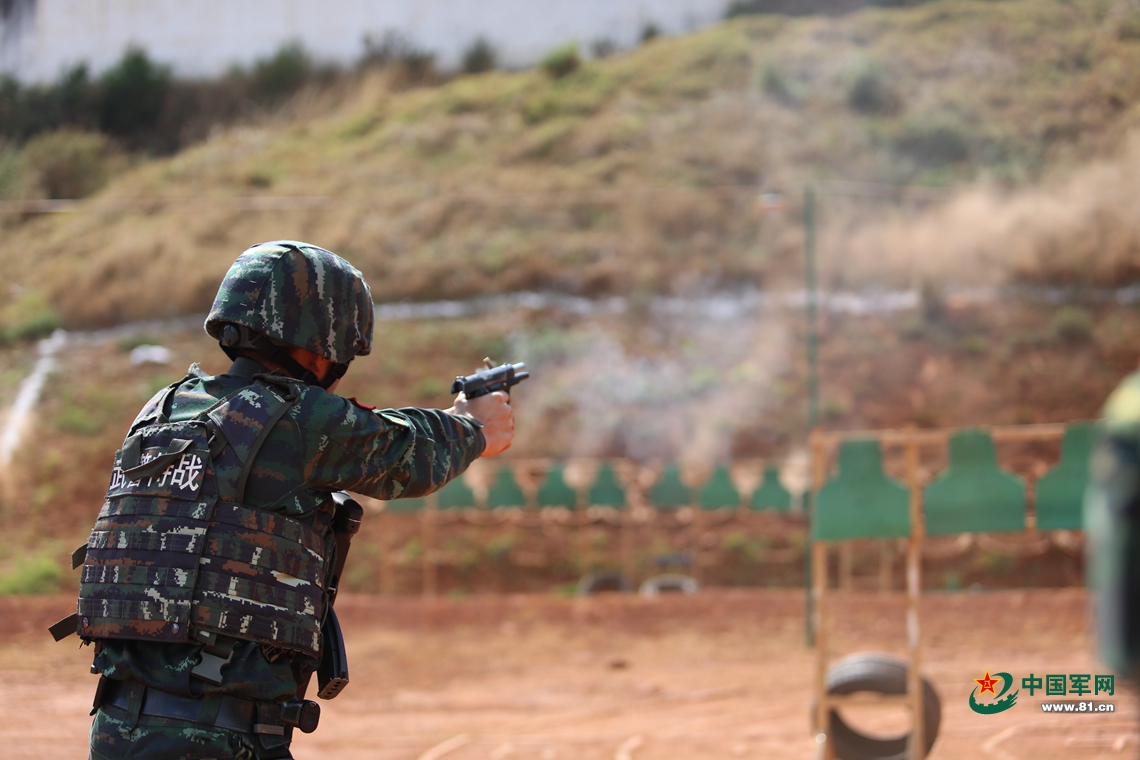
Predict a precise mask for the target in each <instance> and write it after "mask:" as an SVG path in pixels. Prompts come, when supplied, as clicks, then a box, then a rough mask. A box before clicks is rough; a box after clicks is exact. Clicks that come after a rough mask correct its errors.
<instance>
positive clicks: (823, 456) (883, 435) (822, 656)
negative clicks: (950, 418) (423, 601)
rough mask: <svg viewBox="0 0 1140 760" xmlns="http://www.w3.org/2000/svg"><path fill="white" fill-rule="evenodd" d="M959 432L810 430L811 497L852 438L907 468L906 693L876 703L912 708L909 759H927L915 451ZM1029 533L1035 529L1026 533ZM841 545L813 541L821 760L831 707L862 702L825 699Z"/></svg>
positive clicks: (1055, 434) (1030, 436)
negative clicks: (834, 565) (831, 596)
mask: <svg viewBox="0 0 1140 760" xmlns="http://www.w3.org/2000/svg"><path fill="white" fill-rule="evenodd" d="M1067 427H1068V425H1067V424H1061V423H1059V424H1046V425H1007V426H993V427H988V428H987V427H983V428H982V429H983V430H986V432H988V433H989V434H990V436H991V437H992V438H993V440H994V443H998V442H1008V441H1048V440H1059V439H1060V438H1061V437H1062V436H1063V435H1064V433H1065V430H1066V428H1067ZM960 429H962V428H943V429H938V430H915V429H905V430H860V431H845V432H822V431H814V432H813V433H812V434H811V437H810V438H809V446H810V448H811V454H812V481H811V488H812V498H813V499H814V498H815V495H816V494H818V493H819V490H820V489H821V488H822V487H823V485H824V483H826V482H827V479H828V478H827V476H828V472H829V470H830V467H829V464H830V461H831V458H832V456H833V455H834V452H835V451H836V449H837V448H838V446H839V444H840V443H841V442H843V441H846V440H852V439H873V440H877V441H879V443H880V445H881V446H883V447H884V448H886V447H889V446H900V447H902V448H903V450H904V461H905V467H906V481H907V482H906V485H907V487H908V489H909V491H910V520H911V523H910V524H911V535H910V538H909V539H908V544H907V554H906V594H907V620H906V631H907V660H908V663H907V693H906V694H905V695H903V696H902V697H898V698H892V697H889V696H886V695H884V696H882V697H879V698H876V699H875V701H877V702H891V701H898V700H900V699H901V700H902V701H905V702H906V704H907V705H908V706H909V707H910V710H911V717H912V730H911V743H910V757H911V758H913V760H921V758H923V757H925V754H926V753H925V750H924V747H925V737H924V736H923V735H922V731H923V726H922V719H921V716H922V715H923V695H922V676H921V674H920V672H919V668H920V667H921V664H922V629H921V625H920V618H919V603H920V600H921V597H922V544H923V541H924V539H925V535H926V532H925V522H924V515H923V488H924V486H925V485H926V484H924V483H922V482H920V477H919V465H920V461H919V450H920V448H921V447H923V446H932V445H940V446H946V445H948V442H949V439H950V436H951V435H952V434H953V433H955V432H956V431H958V430H960ZM1029 530H1030V531H1033V530H1034V529H1033V528H1029ZM832 543H834V544H838V545H840V546H842V545H844V544H845V543H847V542H842V541H830V542H829V541H819V540H813V541H812V588H811V596H810V598H811V601H812V609H813V613H812V615H813V618H812V623H813V626H812V629H813V631H814V634H815V647H816V673H815V698H816V715H815V718H816V727H817V729H816V730H817V735H816V740H817V742H819V748H818V749H819V756H820V757H821V758H824V759H825V760H832V759H833V758H834V757H835V754H834V746H833V745H832V744H831V743H830V742H829V741H828V737H827V732H828V729H829V725H828V723H829V721H828V717H829V715H830V713H831V709H832V708H833V707H836V706H839V705H840V704H842V703H850V702H853V701H862V700H860V699H852V698H851V697H848V696H844V697H838V696H829V695H828V694H827V666H828V647H827V643H828V642H827V586H828V583H827V577H828V576H827V569H828V554H827V553H828V549H829V546H830V544H832Z"/></svg>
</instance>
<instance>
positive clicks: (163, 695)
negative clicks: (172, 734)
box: [101, 681, 283, 734]
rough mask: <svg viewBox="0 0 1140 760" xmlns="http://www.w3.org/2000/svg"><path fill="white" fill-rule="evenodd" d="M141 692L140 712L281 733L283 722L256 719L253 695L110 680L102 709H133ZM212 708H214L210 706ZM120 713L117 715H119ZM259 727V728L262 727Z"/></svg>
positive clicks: (248, 731)
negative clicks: (197, 693) (210, 715)
mask: <svg viewBox="0 0 1140 760" xmlns="http://www.w3.org/2000/svg"><path fill="white" fill-rule="evenodd" d="M138 692H141V693H142V707H141V708H140V709H139V713H138V714H139V715H149V716H151V717H154V718H171V719H174V720H184V721H187V722H190V723H203V722H204V723H205V724H206V725H213V726H216V727H218V728H228V729H230V730H231V731H239V732H241V733H243V734H261V733H266V734H282V733H283V728H282V727H281V726H279V725H278V726H269V725H266V726H263V725H261V724H259V723H257V703H256V702H254V701H253V700H250V699H240V698H238V697H230V696H226V695H215V696H211V697H208V698H203V697H180V696H178V695H177V694H171V693H170V692H166V691H161V690H159V689H154V688H147V687H146V686H144V685H143V684H141V683H139V682H137V681H108V682H107V685H106V691H105V692H104V694H103V703H102V705H101V708H102V709H106V708H107V707H113V708H116V709H118V710H121V711H123V712H124V713H129V712H130V710H131V702H132V701H133V698H134V697H135V695H136V694H137V693H138ZM215 701H216V702H217V703H218V714H217V716H216V717H215V718H214V719H213V721H209V720H206V721H202V720H200V719H201V718H204V717H207V716H206V715H205V714H204V712H205V711H204V708H205V707H206V706H207V705H210V706H211V708H212V704H211V703H214V702H215ZM210 711H211V712H212V709H211V710H210ZM116 717H117V716H116ZM259 729H260V730H259Z"/></svg>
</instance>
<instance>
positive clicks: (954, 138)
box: [893, 121, 970, 167]
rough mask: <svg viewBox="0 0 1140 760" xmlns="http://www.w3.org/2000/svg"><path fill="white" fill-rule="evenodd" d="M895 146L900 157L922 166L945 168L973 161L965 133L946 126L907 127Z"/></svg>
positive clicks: (949, 125)
mask: <svg viewBox="0 0 1140 760" xmlns="http://www.w3.org/2000/svg"><path fill="white" fill-rule="evenodd" d="M893 143H894V149H895V151H896V152H897V153H899V154H900V155H903V156H907V157H909V158H911V159H912V160H914V161H915V162H916V163H918V164H920V165H922V166H930V167H938V166H946V165H947V164H956V163H960V162H962V161H965V160H967V159H968V158H969V157H970V140H969V138H968V137H967V136H966V134H965V132H964V130H963V129H962V128H961V127H959V126H957V125H955V124H950V123H946V122H937V121H936V122H934V123H912V124H908V125H907V126H906V127H904V128H903V130H902V132H901V133H900V134H899V135H898V136H897V137H895V139H894V141H893Z"/></svg>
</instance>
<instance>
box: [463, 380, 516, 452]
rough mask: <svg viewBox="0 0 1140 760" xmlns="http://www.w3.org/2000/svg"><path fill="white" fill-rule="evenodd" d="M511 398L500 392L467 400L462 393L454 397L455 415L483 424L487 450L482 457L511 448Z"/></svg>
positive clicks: (512, 428) (512, 434)
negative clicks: (469, 417) (468, 417)
mask: <svg viewBox="0 0 1140 760" xmlns="http://www.w3.org/2000/svg"><path fill="white" fill-rule="evenodd" d="M510 401H511V397H510V396H508V395H507V394H505V393H503V392H502V391H496V392H495V393H488V394H487V395H486V396H476V397H475V398H471V399H469V398H467V397H466V396H464V395H463V394H462V393H460V394H459V395H458V396H456V397H455V406H453V407H452V408H451V409H452V410H453V411H454V412H455V413H456V414H466V415H470V416H471V417H474V418H475V419H477V420H479V421H480V422H482V423H483V437H484V438H486V439H487V448H486V449H484V450H483V456H485V457H493V456H495V455H496V454H499V453H501V452H504V451H506V450H507V449H509V448H510V447H511V441H512V440H513V439H514V437H515V412H514V410H513V409H511V404H510Z"/></svg>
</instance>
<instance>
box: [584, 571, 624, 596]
mask: <svg viewBox="0 0 1140 760" xmlns="http://www.w3.org/2000/svg"><path fill="white" fill-rule="evenodd" d="M577 591H578V596H589V595H590V594H598V593H601V592H603V591H617V592H619V593H622V594H628V593H630V592H632V591H633V586H631V585H630V583H629V581H627V580H626V579H625V576H623V575H622V574H621V573H619V572H617V571H616V570H603V571H601V572H598V573H588V574H587V575H583V576H582V578H581V580H579V581H578V589H577Z"/></svg>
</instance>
